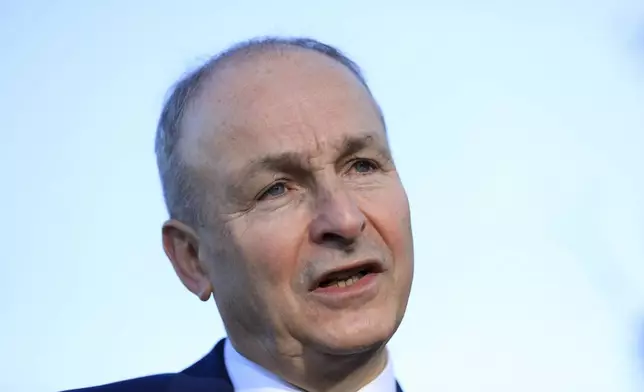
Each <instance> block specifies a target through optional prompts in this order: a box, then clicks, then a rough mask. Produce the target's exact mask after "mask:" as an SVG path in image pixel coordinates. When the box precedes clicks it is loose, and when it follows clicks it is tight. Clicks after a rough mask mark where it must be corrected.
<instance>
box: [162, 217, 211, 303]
mask: <svg viewBox="0 0 644 392" xmlns="http://www.w3.org/2000/svg"><path fill="white" fill-rule="evenodd" d="M162 238H163V249H164V250H165V253H166V255H167V256H168V259H170V262H171V263H172V267H173V268H174V271H175V273H176V274H177V276H178V277H179V279H180V280H181V282H182V283H183V285H184V286H185V287H186V288H187V289H188V290H190V292H192V293H193V294H195V295H196V296H198V297H199V298H200V299H201V300H202V301H207V300H208V299H210V294H211V293H212V291H213V290H212V284H211V283H210V279H209V277H208V274H207V271H206V269H205V268H204V267H206V266H204V265H202V261H201V260H200V259H199V237H198V236H197V234H196V233H195V231H194V230H193V229H192V228H191V227H190V226H188V225H186V224H184V223H182V222H179V221H177V220H174V219H171V220H169V221H167V222H165V223H164V224H163V229H162Z"/></svg>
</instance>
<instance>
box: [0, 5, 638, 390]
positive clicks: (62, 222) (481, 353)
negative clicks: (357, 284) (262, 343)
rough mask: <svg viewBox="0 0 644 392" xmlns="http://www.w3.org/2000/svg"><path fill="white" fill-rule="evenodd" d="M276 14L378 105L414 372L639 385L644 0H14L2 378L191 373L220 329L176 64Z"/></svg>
mask: <svg viewBox="0 0 644 392" xmlns="http://www.w3.org/2000/svg"><path fill="white" fill-rule="evenodd" d="M233 4H234V5H233ZM314 4H315V5H314ZM265 34H285V35H308V36H312V37H315V38H318V39H320V40H323V41H325V42H328V43H330V44H333V45H336V46H338V47H340V48H341V49H343V50H345V51H346V52H347V53H348V54H349V55H350V56H352V57H353V58H354V59H355V60H356V61H357V62H358V63H359V64H360V65H361V66H362V67H363V68H364V71H365V73H366V76H367V79H368V81H369V83H370V84H371V86H372V89H373V91H374V93H375V95H376V97H377V99H378V100H379V101H380V103H381V105H382V107H383V109H384V112H385V116H386V118H387V121H388V125H389V132H390V135H391V143H392V148H393V150H394V154H395V158H396V159H397V163H398V166H399V169H400V171H401V172H402V176H403V180H404V182H405V185H406V187H407V189H408V192H409V197H410V200H411V204H412V217H413V225H414V234H415V241H416V255H417V256H416V278H415V282H414V287H413V291H412V299H411V303H410V307H409V310H408V313H407V317H406V319H405V322H404V323H403V326H402V327H401V329H400V330H399V332H398V334H397V335H396V336H395V338H394V339H393V341H392V342H391V344H390V349H391V353H392V357H393V360H394V366H395V369H396V373H397V375H398V377H399V379H400V380H401V383H402V384H403V386H404V387H405V389H406V391H407V392H409V391H412V392H414V391H419V392H428V391H441V392H445V391H464V392H465V391H467V392H472V391H486V392H487V391H495V392H506V391H507V392H510V391H526V392H531V391H550V392H559V391H561V392H570V391H584V392H636V391H642V390H644V181H643V180H644V153H643V151H644V2H642V1H641V0H603V1H600V0H584V1H581V0H568V1H562V0H540V1H509V0H508V1H486V2H481V1H474V0H470V1H466V0H456V1H450V2H433V1H423V2H420V1H419V2H417V3H416V2H411V1H405V0H398V1H394V2H391V1H387V2H385V1H382V2H379V1H376V0H371V1H342V2H341V1H329V0H327V1H325V2H300V1H270V2H269V1H239V2H223V1H172V2H171V1H125V0H123V1H116V0H114V1H102V2H98V1H96V2H89V1H75V2H74V1H18V0H14V1H6V0H5V1H2V2H0V47H1V48H2V52H0V53H1V55H0V59H1V61H0V119H1V122H0V124H1V136H2V137H1V138H0V143H1V146H2V154H0V167H1V168H2V169H1V170H2V177H1V182H0V184H1V187H2V188H1V189H2V191H1V192H0V206H1V208H2V216H4V221H3V222H4V223H3V224H2V225H1V226H0V238H1V239H2V240H1V243H2V248H1V249H2V262H1V263H0V295H1V298H2V301H1V302H0V390H2V391H15V392H22V391H55V390H59V389H63V388H71V387H81V386H87V385H91V384H98V383H105V382H109V381H115V380H118V379H122V378H129V377H135V376H140V375H146V374H151V373H158V372H170V371H177V370H180V369H182V368H183V367H185V366H187V365H189V364H191V363H192V362H193V361H195V360H197V359H199V358H200V357H201V355H203V354H204V353H206V352H207V351H209V350H210V348H211V347H212V345H213V344H214V343H215V342H216V341H217V340H218V339H219V338H220V337H222V336H224V331H223V328H222V325H221V322H220V321H219V318H218V314H217V310H216V307H215V305H214V303H213V302H210V303H205V304H204V303H201V302H200V301H198V299H196V298H195V297H194V296H192V295H191V294H189V293H188V292H187V291H186V290H185V289H184V288H183V287H182V285H181V284H180V282H179V281H178V279H177V278H176V277H175V275H174V272H173V270H172V268H171V266H170V264H169V262H167V260H166V258H165V256H164V254H163V251H162V249H161V244H160V225H161V223H162V222H163V220H164V219H165V218H166V213H165V210H164V206H163V203H162V198H161V192H160V188H159V182H158V178H157V173H156V166H155V161H154V155H153V134H154V130H155V123H156V119H157V116H158V114H159V111H160V108H161V105H162V102H163V99H164V96H165V93H166V91H167V89H168V88H169V86H170V85H171V84H172V83H173V82H174V81H175V80H176V79H177V78H178V77H179V76H180V75H181V74H182V73H184V72H185V71H187V70H188V69H190V68H192V67H194V66H196V65H197V64H199V63H200V62H201V61H203V60H205V59H206V58H207V57H208V56H210V55H212V54H214V53H215V52H217V51H219V50H221V49H224V48H225V47H226V46H227V45H229V44H232V43H234V42H236V41H238V40H242V39H245V38H250V37H253V36H258V35H265Z"/></svg>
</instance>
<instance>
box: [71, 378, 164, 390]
mask: <svg viewBox="0 0 644 392" xmlns="http://www.w3.org/2000/svg"><path fill="white" fill-rule="evenodd" d="M175 377H176V374H158V375H154V376H147V377H140V378H134V379H131V380H124V381H119V382H115V383H111V384H105V385H99V386H95V387H89V388H81V389H73V390H68V391H64V392H135V391H137V392H138V391H149V392H165V391H166V390H167V389H168V386H169V385H170V384H171V383H172V381H173V379H174V378H175Z"/></svg>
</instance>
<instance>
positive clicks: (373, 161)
mask: <svg viewBox="0 0 644 392" xmlns="http://www.w3.org/2000/svg"><path fill="white" fill-rule="evenodd" d="M361 161H365V162H369V163H370V164H372V165H373V166H374V170H379V169H381V168H382V164H381V163H380V162H378V161H377V160H376V159H372V158H365V157H353V158H351V159H349V160H348V161H347V166H348V168H349V170H350V169H351V168H352V167H353V165H355V164H356V163H358V162H361Z"/></svg>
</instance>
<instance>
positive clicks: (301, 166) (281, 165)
mask: <svg viewBox="0 0 644 392" xmlns="http://www.w3.org/2000/svg"><path fill="white" fill-rule="evenodd" d="M334 147H335V148H336V149H337V150H338V151H339V155H338V157H337V159H338V160H341V159H344V158H347V157H350V156H351V155H355V154H357V153H358V152H360V151H363V150H366V149H369V148H374V147H375V149H376V150H377V152H378V154H379V155H381V156H382V157H383V158H384V159H387V160H391V153H390V152H389V149H388V148H387V147H386V145H383V144H382V143H381V142H380V141H379V140H378V138H376V137H374V136H372V135H358V136H346V137H344V138H343V139H342V141H341V142H339V143H337V144H336V145H335V146H334ZM310 166H311V165H310V162H309V160H308V159H307V158H306V157H304V156H303V155H302V154H301V153H298V152H295V151H284V152H280V153H276V154H266V155H264V156H262V157H260V158H258V159H253V160H252V161H251V162H250V163H249V164H248V165H247V166H246V168H245V169H244V172H245V173H247V174H250V175H253V173H255V172H257V171H276V172H284V173H293V174H295V175H298V174H302V175H303V174H306V172H308V171H310V170H309V169H310Z"/></svg>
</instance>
